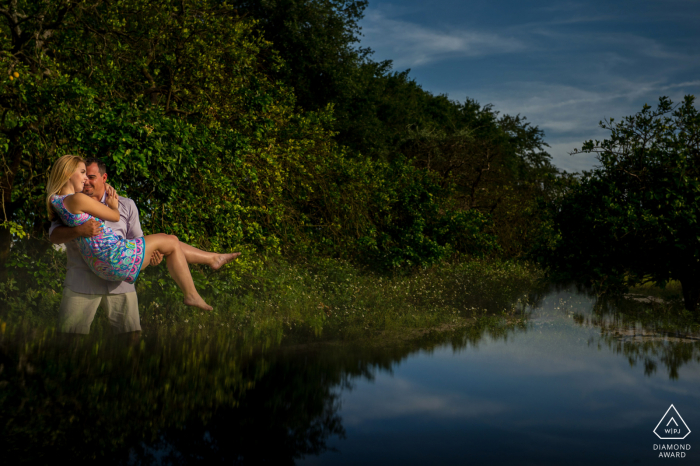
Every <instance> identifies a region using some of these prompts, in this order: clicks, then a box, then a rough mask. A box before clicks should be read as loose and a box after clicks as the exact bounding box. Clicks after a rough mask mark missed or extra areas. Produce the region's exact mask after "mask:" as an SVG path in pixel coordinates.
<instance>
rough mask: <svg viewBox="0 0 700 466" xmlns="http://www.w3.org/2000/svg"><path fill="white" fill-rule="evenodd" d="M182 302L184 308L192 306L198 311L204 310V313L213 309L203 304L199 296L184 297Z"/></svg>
mask: <svg viewBox="0 0 700 466" xmlns="http://www.w3.org/2000/svg"><path fill="white" fill-rule="evenodd" d="M183 302H184V303H185V306H194V307H198V308H200V309H204V310H205V311H211V310H212V309H214V308H213V307H211V306H210V305H208V304H207V303H205V302H204V300H203V299H202V297H201V296H190V297H187V296H185V299H184V301H183Z"/></svg>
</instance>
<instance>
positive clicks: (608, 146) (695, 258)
mask: <svg viewBox="0 0 700 466" xmlns="http://www.w3.org/2000/svg"><path fill="white" fill-rule="evenodd" d="M601 127H602V128H604V129H606V130H608V131H609V132H610V136H609V138H607V139H604V140H603V141H588V142H586V143H585V144H584V145H583V147H582V150H583V152H587V153H594V154H597V156H598V160H599V162H600V165H599V166H598V167H597V168H595V169H594V170H592V171H591V172H587V173H585V174H584V175H583V176H582V177H581V179H580V183H579V184H578V185H576V186H575V187H574V188H573V189H572V190H571V191H570V192H569V193H568V194H567V195H565V196H563V197H562V198H561V199H560V200H559V202H558V203H557V204H556V208H555V210H554V212H553V215H552V218H551V222H550V223H549V224H548V225H549V226H550V227H551V228H552V229H551V231H550V234H551V236H549V238H550V240H551V242H550V243H549V244H542V245H541V249H540V251H539V254H540V258H541V259H543V260H544V262H545V263H546V264H548V265H549V267H550V269H551V272H552V274H553V275H554V276H555V277H558V278H560V279H568V280H572V279H573V280H578V281H582V282H588V283H593V284H596V285H598V286H602V287H604V288H608V289H615V288H617V289H620V288H625V287H626V286H629V285H634V284H638V283H641V282H644V281H653V282H656V283H659V284H662V285H663V284H664V283H666V282H667V281H668V280H671V279H673V280H679V281H680V282H681V284H682V287H683V297H684V299H685V306H686V308H687V309H688V310H691V311H695V310H696V308H697V304H698V299H699V298H700V278H699V277H700V115H699V114H698V111H697V108H696V107H695V106H694V97H693V96H686V97H685V99H684V100H683V102H682V103H680V104H678V105H675V106H674V105H673V103H672V102H671V100H670V99H668V98H667V97H662V98H660V99H659V104H658V106H657V107H656V109H652V107H650V106H649V105H645V106H644V107H643V109H642V110H641V111H640V112H639V113H637V114H635V115H632V116H628V117H625V118H623V119H622V121H620V122H617V123H616V122H614V121H613V120H612V119H611V120H608V121H605V122H601Z"/></svg>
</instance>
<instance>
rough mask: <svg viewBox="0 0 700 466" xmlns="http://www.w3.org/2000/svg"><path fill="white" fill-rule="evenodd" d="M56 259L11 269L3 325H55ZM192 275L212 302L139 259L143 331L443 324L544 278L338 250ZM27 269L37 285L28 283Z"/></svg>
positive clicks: (492, 265)
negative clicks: (324, 256)
mask: <svg viewBox="0 0 700 466" xmlns="http://www.w3.org/2000/svg"><path fill="white" fill-rule="evenodd" d="M49 256H50V257H49ZM63 259H65V258H64V257H62V253H58V252H53V253H51V254H48V256H47V257H46V258H45V259H44V263H43V265H41V264H40V265H39V266H36V267H37V269H36V270H34V269H30V268H24V269H21V270H20V269H17V270H16V273H15V274H14V278H13V279H11V280H10V281H9V282H6V283H4V284H0V300H1V303H0V304H1V305H2V307H1V308H0V309H1V310H0V319H2V321H3V322H4V323H5V325H10V326H12V327H27V326H29V327H44V328H51V327H53V326H55V323H56V316H57V313H58V307H59V304H60V300H61V291H62V287H61V283H60V278H62V277H61V275H62V273H61V270H60V268H61V267H62V264H63V262H62V261H63ZM251 264H253V265H251ZM39 269H40V271H41V273H43V274H44V276H45V277H47V278H46V279H45V280H43V282H42V281H41V280H40V279H37V278H36V275H37V274H39V272H38V271H37V270H39ZM193 275H194V277H195V281H196V283H197V287H198V289H200V290H201V292H202V295H203V296H204V297H205V299H206V300H207V301H208V302H209V303H210V304H211V305H212V306H214V311H213V312H209V313H207V312H201V311H199V310H196V309H193V308H189V307H186V306H184V305H183V304H182V303H181V300H182V295H181V293H180V292H179V291H178V290H177V288H176V287H175V284H174V282H173V281H172V279H170V278H169V277H168V275H167V271H166V269H165V267H164V265H161V266H160V267H158V268H149V269H146V271H145V273H144V275H143V276H142V277H141V278H139V282H138V284H137V291H138V295H139V303H140V314H141V323H142V326H143V328H144V331H145V332H148V331H150V330H153V329H156V328H162V327H178V328H180V327H182V328H191V329H207V328H208V329H211V328H213V327H217V328H222V329H230V330H234V331H237V332H253V333H269V334H270V335H277V336H278V337H279V338H281V336H282V335H299V336H313V337H315V338H323V339H346V338H350V339H352V338H355V337H358V336H365V335H368V334H372V333H377V332H392V331H401V330H403V329H426V328H437V327H441V328H448V327H450V326H462V325H465V324H467V323H469V322H473V321H474V320H475V319H478V318H480V317H481V316H485V315H488V316H491V317H493V316H500V317H502V316H506V315H510V316H513V315H515V314H517V313H518V312H519V310H522V309H523V308H524V306H525V304H526V303H527V302H528V301H529V300H532V299H535V297H534V294H536V290H537V282H538V280H539V279H540V278H541V274H540V272H539V271H538V270H537V269H536V268H534V267H532V266H530V265H528V264H524V263H516V262H503V261H497V260H491V261H473V262H463V263H443V264H442V265H440V266H435V267H432V268H426V269H420V270H416V271H413V272H411V273H402V274H394V275H386V274H377V273H370V272H363V271H362V270H360V269H358V268H357V267H354V266H352V265H350V264H349V263H346V262H342V261H337V260H323V261H317V262H314V263H311V264H305V265H294V264H291V263H289V262H287V261H284V260H282V259H276V260H272V261H267V262H262V261H260V262H248V263H242V264H240V265H238V264H234V265H232V266H229V267H228V270H226V271H225V272H221V273H211V272H210V271H208V270H205V269H195V270H193ZM39 278H41V277H39ZM32 279H33V280H34V282H36V283H39V286H31V285H29V286H28V285H27V284H28V283H31V282H32ZM103 314H104V313H103V312H101V311H98V316H97V318H96V320H95V322H94V323H93V329H97V328H99V327H101V326H102V327H104V326H106V325H107V321H106V318H105V316H104V315H103Z"/></svg>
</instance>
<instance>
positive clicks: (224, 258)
mask: <svg viewBox="0 0 700 466" xmlns="http://www.w3.org/2000/svg"><path fill="white" fill-rule="evenodd" d="M240 255H241V253H240V252H232V253H230V254H217V256H216V257H215V258H214V260H213V261H212V263H211V268H212V269H214V270H219V269H220V268H221V267H223V266H224V265H226V264H228V263H229V262H231V261H232V260H235V259H236V258H237V257H238V256H240Z"/></svg>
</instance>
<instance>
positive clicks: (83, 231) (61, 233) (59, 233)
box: [49, 218, 102, 244]
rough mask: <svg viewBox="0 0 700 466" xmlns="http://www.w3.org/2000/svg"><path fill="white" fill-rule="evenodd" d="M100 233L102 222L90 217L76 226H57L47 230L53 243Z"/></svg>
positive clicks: (61, 242)
mask: <svg viewBox="0 0 700 466" xmlns="http://www.w3.org/2000/svg"><path fill="white" fill-rule="evenodd" d="M100 233H102V224H101V223H100V222H98V221H97V220H95V219H94V218H91V219H90V220H88V221H87V222H85V223H83V224H82V225H78V226H77V227H67V226H57V227H53V228H52V229H51V231H50V232H49V241H51V242H52V243H53V244H63V243H68V242H69V241H73V240H74V239H76V238H79V237H81V236H84V237H85V238H90V237H92V236H97V235H99V234H100Z"/></svg>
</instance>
